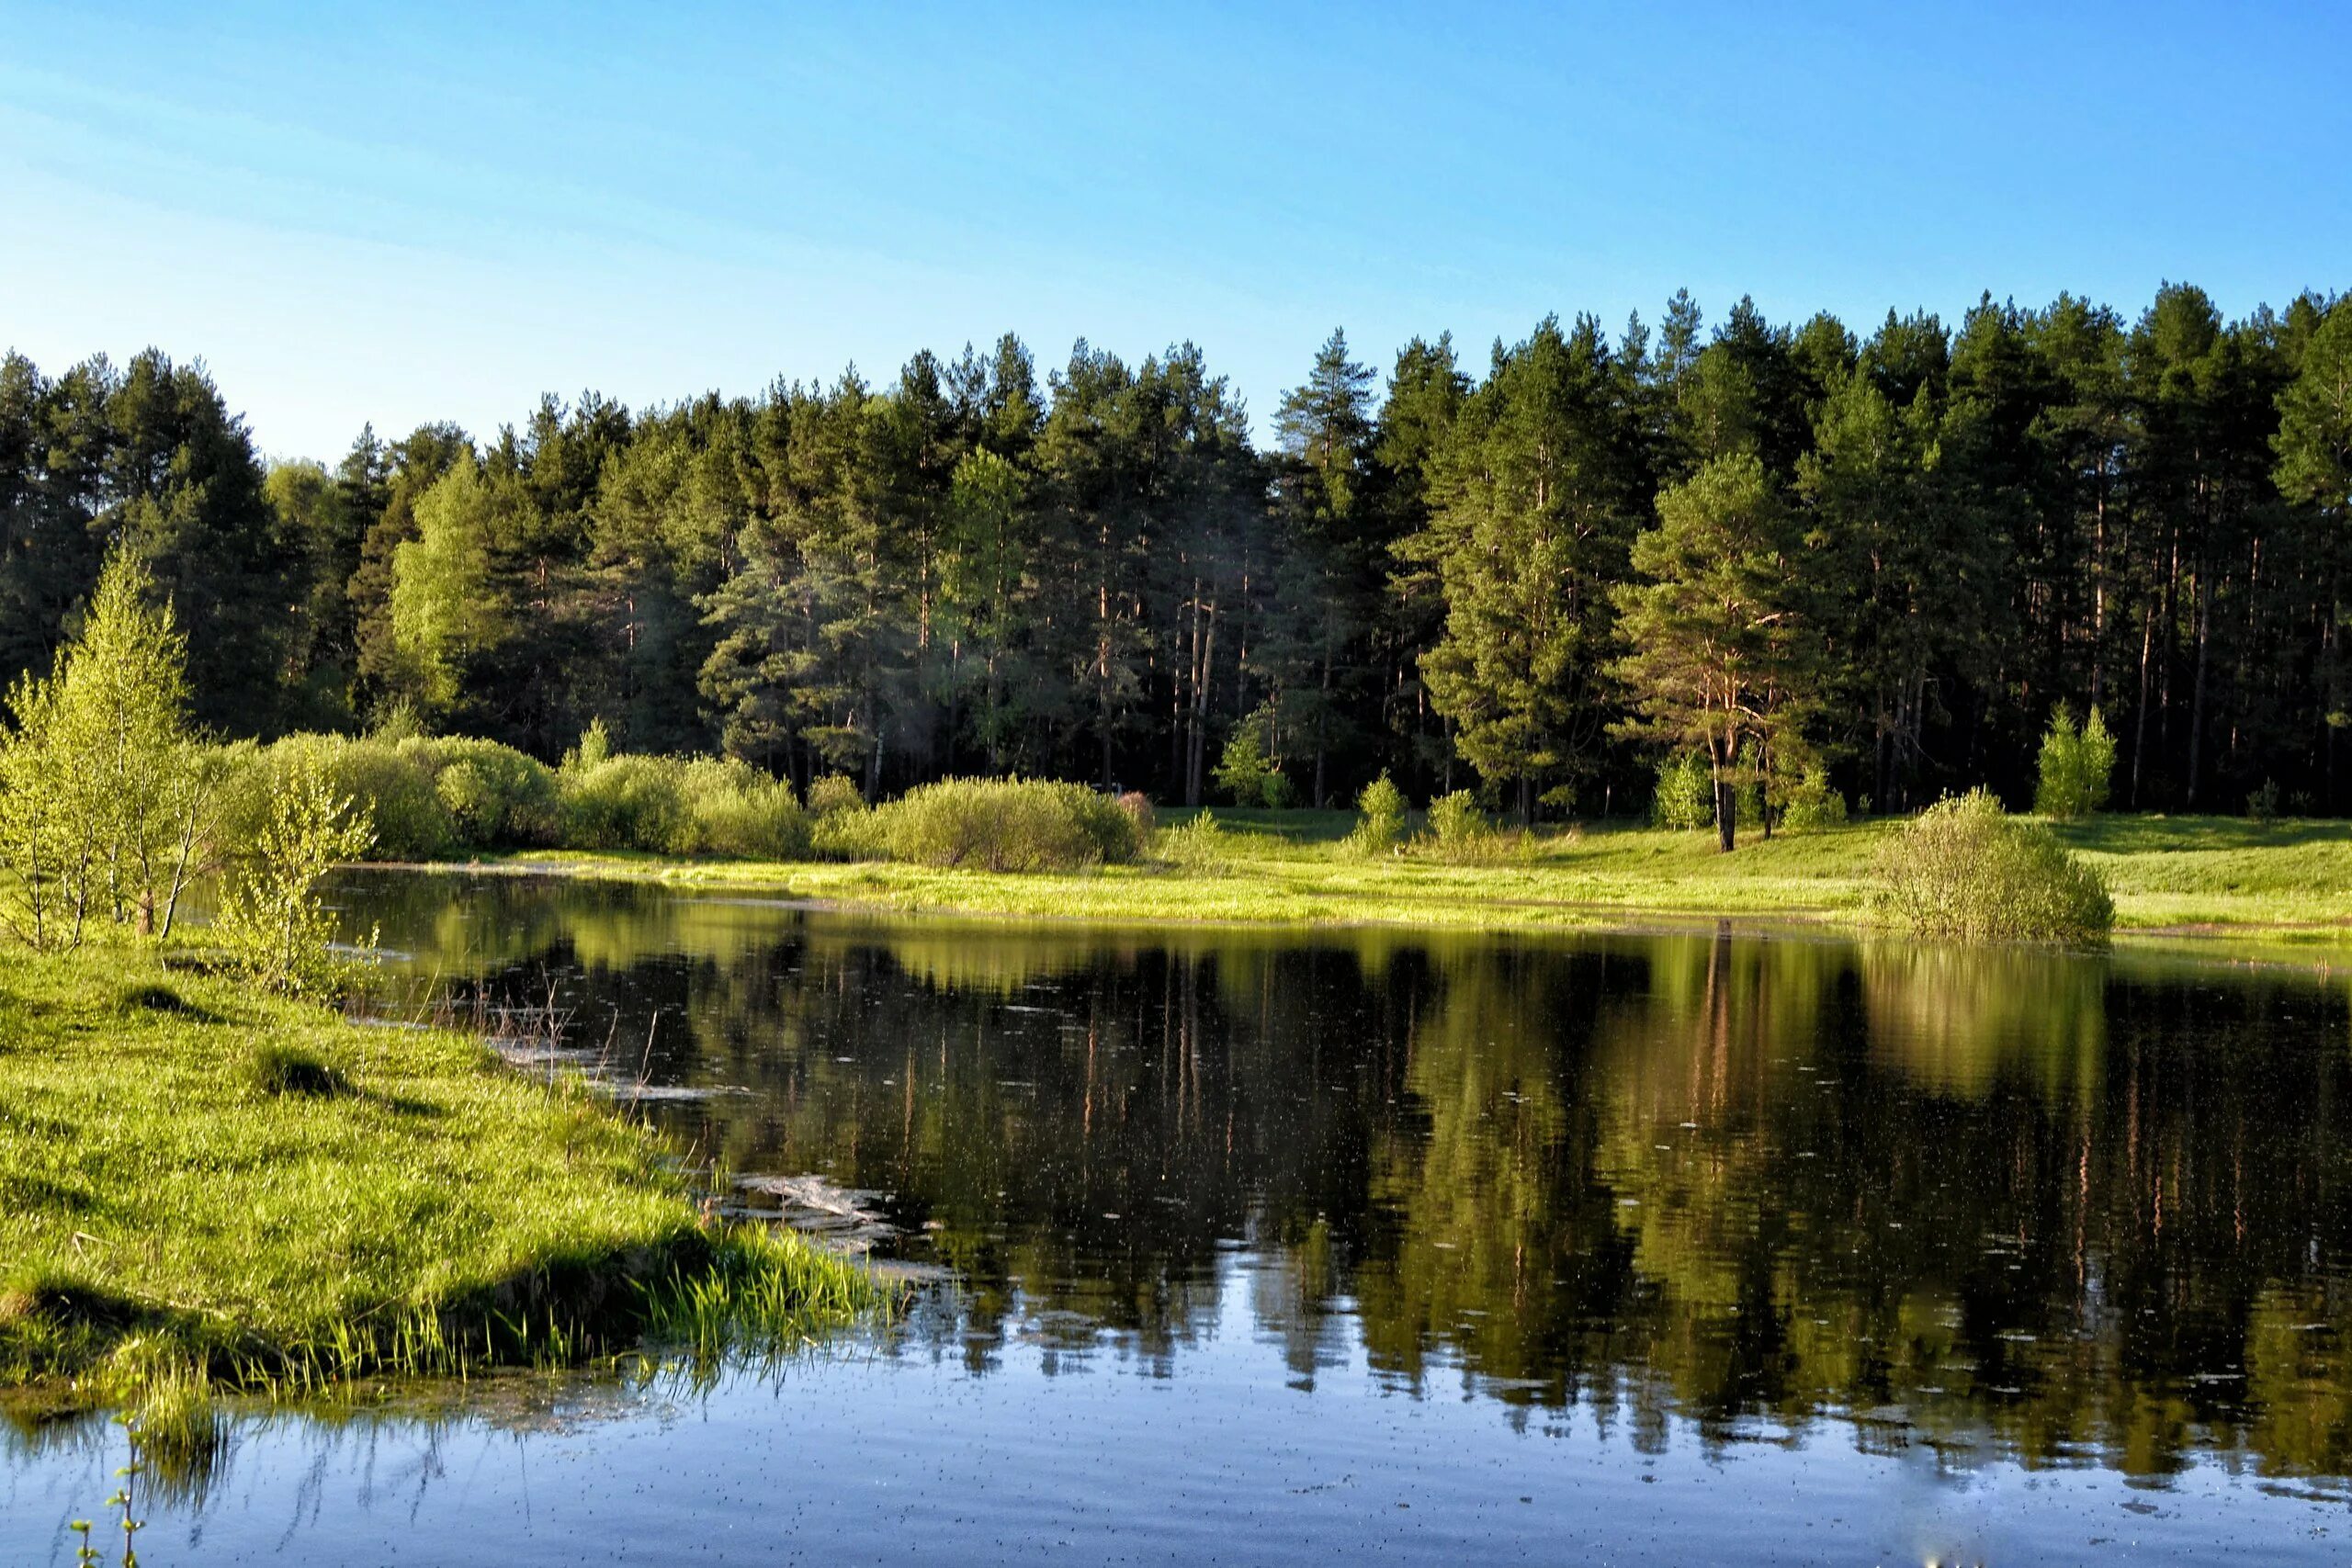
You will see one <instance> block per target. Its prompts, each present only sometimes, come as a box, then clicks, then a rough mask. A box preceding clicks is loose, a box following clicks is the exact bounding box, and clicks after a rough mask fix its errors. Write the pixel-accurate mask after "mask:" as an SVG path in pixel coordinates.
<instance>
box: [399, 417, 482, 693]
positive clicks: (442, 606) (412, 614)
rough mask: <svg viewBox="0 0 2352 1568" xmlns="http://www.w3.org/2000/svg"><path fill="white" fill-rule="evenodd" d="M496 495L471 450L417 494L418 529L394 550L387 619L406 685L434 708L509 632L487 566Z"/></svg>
mask: <svg viewBox="0 0 2352 1568" xmlns="http://www.w3.org/2000/svg"><path fill="white" fill-rule="evenodd" d="M499 506H500V499H499V496H498V493H497V490H496V487H495V485H494V484H493V482H492V479H491V477H490V476H489V475H488V474H486V473H485V472H484V471H483V469H482V468H481V465H480V464H478V463H476V462H475V461H474V459H473V456H472V454H471V453H470V452H469V453H467V454H466V455H465V456H464V457H461V458H460V459H459V460H458V464H457V466H456V467H455V468H451V469H450V470H449V471H448V472H447V474H445V475H443V476H442V477H441V479H439V480H437V481H436V482H435V483H434V485H433V486H432V488H430V489H429V490H427V491H425V492H424V495H423V496H421V497H419V498H418V500H417V502H416V524H417V536H416V537H415V538H413V539H412V540H409V541H408V542H407V543H405V544H402V545H401V546H400V547H399V548H398V549H397V550H396V551H395V552H394V554H393V559H392V593H391V625H392V636H393V640H394V643H395V645H396V646H397V647H398V648H399V649H400V651H401V655H402V656H403V658H404V659H405V660H406V661H407V670H408V671H409V676H410V680H409V691H410V694H412V695H413V697H414V698H415V699H416V700H417V702H418V703H419V704H420V705H423V706H424V707H426V708H428V709H430V710H433V711H436V712H446V711H447V709H449V708H450V707H452V706H454V705H456V703H457V701H458V696H459V694H460V693H461V691H462V690H463V688H464V685H465V682H466V678H467V675H468V674H469V671H470V669H471V668H472V663H473V661H474V660H476V659H477V658H478V657H479V656H480V655H481V654H484V653H487V652H489V651H491V650H492V649H495V648H496V647H497V646H498V645H499V643H500V642H502V641H503V640H504V639H505V637H507V636H508V635H509V628H508V626H507V620H506V616H507V605H506V604H505V602H504V598H503V595H502V594H501V593H500V592H498V590H497V589H496V587H495V586H493V584H494V581H495V580H494V579H493V578H492V573H491V546H492V541H493V539H494V538H495V536H496V535H497V533H498V532H499V530H500V527H501V523H500V519H499V517H498V512H499Z"/></svg>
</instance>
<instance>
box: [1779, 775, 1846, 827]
mask: <svg viewBox="0 0 2352 1568" xmlns="http://www.w3.org/2000/svg"><path fill="white" fill-rule="evenodd" d="M1845 825H1846V797H1845V796H1844V795H1841V794H1839V793H1838V791H1837V790H1835V789H1833V788H1831V787H1830V784H1829V770H1828V769H1826V768H1825V767H1823V766H1822V765H1821V764H1820V763H1818V762H1815V763H1810V764H1808V765H1807V766H1806V768H1805V769H1804V772H1803V773H1800V774H1799V775H1798V776H1797V779H1796V781H1795V782H1794V783H1793V784H1789V785H1788V786H1787V790H1786V794H1785V796H1784V799H1783V802H1782V804H1781V831H1782V832H1786V833H1804V832H1815V831H1818V830H1820V829H1824V828H1842V827H1844V826H1845Z"/></svg>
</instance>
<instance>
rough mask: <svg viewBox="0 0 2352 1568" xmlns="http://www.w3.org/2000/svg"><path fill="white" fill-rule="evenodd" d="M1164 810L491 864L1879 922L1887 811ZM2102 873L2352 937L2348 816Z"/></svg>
mask: <svg viewBox="0 0 2352 1568" xmlns="http://www.w3.org/2000/svg"><path fill="white" fill-rule="evenodd" d="M1196 815H1197V814H1195V813H1191V812H1184V811H1169V812H1162V813H1161V814H1160V818H1159V833H1158V834H1157V836H1156V840H1155V842H1154V844H1153V846H1152V848H1151V850H1150V851H1149V852H1147V853H1146V854H1145V855H1144V856H1143V857H1142V858H1141V859H1139V860H1138V861H1136V862H1135V863H1130V864H1123V865H1104V866H1097V867H1089V868H1085V869H1082V870H1079V871H1071V872H1057V873H1037V874H998V873H990V872H985V871H978V870H970V869H965V868H940V867H933V866H924V865H919V864H910V863H903V862H886V861H871V860H867V861H851V862H845V863H835V862H801V861H795V862H776V861H761V860H741V859H689V858H684V857H673V856H660V855H646V854H631V853H625V852H621V853H589V852H577V851H561V850H554V851H538V852H524V853H518V854H509V855H492V856H484V857H482V858H481V859H479V860H477V861H475V862H473V863H472V864H473V866H474V867H476V868H477V869H479V868H482V867H491V868H497V869H507V870H514V871H518V872H532V871H541V872H566V873H571V874H582V875H589V876H605V877H617V878H631V879H644V880H658V881H662V882H670V883H675V884H679V885H682V886H697V887H706V888H712V889H721V890H735V891H744V892H763V893H774V894H780V895H784V896H788V897H800V898H807V899H810V900H812V901H817V902H821V903H826V904H834V905H840V906H842V907H844V908H861V909H875V910H888V911H894V912H909V913H911V912H921V911H955V912H960V913H969V914H997V915H1008V916H1019V917H1024V918H1062V919H1094V920H1104V921H1119V922H1128V921H1132V922H1144V923H1151V924H1159V923H1166V922H1170V921H1179V920H1186V921H1192V920H1209V921H1216V920H1230V921H1272V922H1280V923H1334V924H1336V923H1351V922H1391V923H1402V924H1414V925H1429V926H1443V927H1453V928H1474V929H1482V930H1521V929H1556V928H1573V927H1592V926H1601V925H1610V924H1622V923H1624V922H1627V921H1636V922H1639V921H1648V920H1661V921H1686V920H1691V919H1721V918H1726V917H1728V918H1734V919H1747V920H1756V921H1772V920H1791V921H1807V922H1829V923H1833V924H1841V925H1855V924H1861V923H1865V922H1867V921H1868V920H1869V919H1870V909H1869V905H1870V901H1871V894H1872V891H1873V888H1874V882H1873V877H1872V871H1871V867H1872V863H1873V860H1874V858H1875V856H1876V854H1877V852H1878V849H1879V845H1880V843H1881V841H1882V840H1883V838H1884V837H1885V836H1886V835H1887V834H1889V833H1891V832H1892V831H1894V829H1895V826H1896V824H1895V823H1894V822H1893V821H1891V820H1874V821H1864V822H1857V823H1852V824H1848V825H1842V826H1838V827H1827V828H1818V829H1806V830H1804V831H1801V832H1784V833H1781V834H1777V835H1775V836H1774V837H1773V838H1771V839H1770V840H1766V839H1763V838H1761V837H1760V836H1758V835H1756V834H1753V833H1749V834H1747V835H1746V836H1744V837H1743V838H1742V840H1741V841H1740V844H1739V847H1738V848H1737V849H1736V850H1735V851H1734V852H1732V853H1730V854H1728V855H1726V854H1723V853H1720V852H1717V850H1716V849H1715V845H1714V840H1713V835H1712V833H1709V832H1675V831H1664V830H1659V829H1649V828H1639V827H1633V826H1623V827H1621V826H1616V825H1613V824H1609V825H1599V826H1593V825H1588V826H1585V827H1581V828H1573V829H1544V830H1540V831H1539V832H1538V833H1536V834H1535V835H1533V836H1532V838H1523V839H1518V840H1511V839H1508V838H1507V839H1505V840H1502V841H1499V842H1498V843H1496V844H1494V845H1492V846H1490V847H1489V848H1488V850H1487V852H1486V853H1485V854H1484V855H1483V856H1476V857H1472V858H1468V859H1464V860H1448V859H1444V858H1441V857H1439V856H1437V855H1435V854H1432V853H1429V852H1423V851H1420V850H1418V849H1414V848H1409V847H1408V849H1406V850H1404V851H1402V852H1395V853H1388V854H1382V855H1373V856H1367V855H1363V854H1361V853H1358V852H1355V850H1354V848H1353V846H1352V845H1351V844H1350V843H1349V842H1348V840H1347V836H1348V834H1349V832H1350V831H1351V829H1352V828H1353V827H1354V825H1355V821H1356V818H1355V817H1354V815H1353V814H1352V813H1350V812H1343V811H1322V812H1318V811H1237V810H1227V809H1224V808H1217V809H1216V810H1215V811H1214V812H1213V815H1214V816H1215V818H1216V822H1217V824H1218V830H1217V831H1216V833H1215V834H1213V835H1209V836H1207V837H1208V838H1209V840H1210V842H1208V843H1205V844H1197V843H1187V842H1186V840H1187V839H1188V838H1190V837H1192V835H1188V834H1187V833H1186V832H1185V831H1184V829H1185V827H1186V825H1187V824H1188V823H1189V822H1190V821H1191V819H1192V818H1193V817H1194V816H1196ZM2054 830H2055V831H2056V833H2057V835H2058V837H2059V838H2060V840H2062V841H2063V842H2064V844H2065V845H2066V846H2067V847H2068V848H2069V849H2071V850H2073V851H2074V852H2075V853H2077V854H2078V855H2080V856H2081V857H2082V858H2083V859H2084V860H2085V861H2086V862H2087V863H2089V864H2090V865H2092V866H2093V867H2094V868H2096V869H2097V870H2098V873H2099V874H2100V875H2101V876H2102V877H2104V878H2105V879H2106V882H2107V885H2108V887H2109V891H2110V892H2111V893H2112V894H2113V896H2114V899H2115V904H2116V911H2117V915H2116V924H2117V929H2118V931H2141V932H2149V933H2173V934H2191V933H2202V932H2206V931H2244V932H2247V933H2261V934H2264V935H2266V936H2269V937H2273V938H2283V939H2289V940H2297V941H2323V942H2325V941H2335V940H2338V939H2346V938H2352V826H2347V825H2346V824H2345V823H2342V822H2335V821H2304V820H2289V821H2278V822H2269V823H2262V822H2255V821H2250V820H2246V819H2244V818H2228V817H2160V816H2144V817H2139V816H2107V817H2098V818H2090V819H2088V820H2086V821H2083V822H2078V823H2066V824H2058V825H2055V829H2054Z"/></svg>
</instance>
